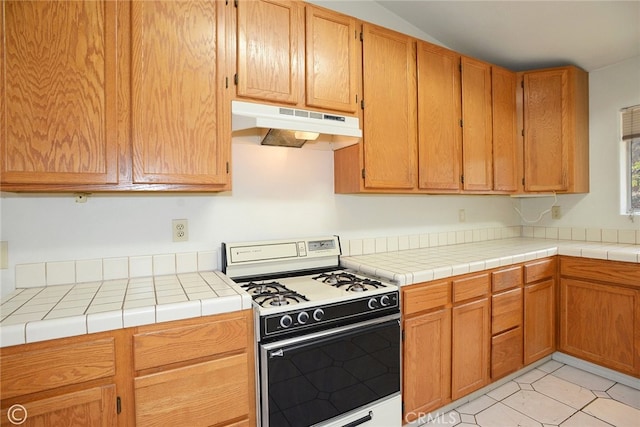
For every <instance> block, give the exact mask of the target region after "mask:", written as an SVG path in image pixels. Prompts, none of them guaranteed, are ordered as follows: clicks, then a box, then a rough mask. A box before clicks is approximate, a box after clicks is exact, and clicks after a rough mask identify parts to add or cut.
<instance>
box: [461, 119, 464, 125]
mask: <svg viewBox="0 0 640 427" xmlns="http://www.w3.org/2000/svg"><path fill="white" fill-rule="evenodd" d="M463 124H464V123H463V122H462V119H460V127H463Z"/></svg>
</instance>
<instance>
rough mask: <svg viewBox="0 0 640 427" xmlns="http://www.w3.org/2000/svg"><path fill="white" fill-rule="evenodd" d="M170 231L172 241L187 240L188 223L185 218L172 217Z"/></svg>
mask: <svg viewBox="0 0 640 427" xmlns="http://www.w3.org/2000/svg"><path fill="white" fill-rule="evenodd" d="M171 232H172V233H173V241H174V242H186V241H187V240H189V223H188V221H187V220H186V219H174V220H173V221H171Z"/></svg>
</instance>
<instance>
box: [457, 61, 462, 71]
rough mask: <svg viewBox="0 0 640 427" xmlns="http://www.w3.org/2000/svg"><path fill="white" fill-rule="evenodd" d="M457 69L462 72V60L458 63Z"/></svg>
mask: <svg viewBox="0 0 640 427" xmlns="http://www.w3.org/2000/svg"><path fill="white" fill-rule="evenodd" d="M458 70H459V71H460V72H462V62H461V63H459V64H458Z"/></svg>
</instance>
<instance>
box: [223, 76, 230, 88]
mask: <svg viewBox="0 0 640 427" xmlns="http://www.w3.org/2000/svg"><path fill="white" fill-rule="evenodd" d="M224 88H225V89H229V77H225V78H224Z"/></svg>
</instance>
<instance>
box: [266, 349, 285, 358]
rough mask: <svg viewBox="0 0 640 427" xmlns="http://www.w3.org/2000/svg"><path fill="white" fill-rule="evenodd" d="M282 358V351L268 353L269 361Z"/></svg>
mask: <svg viewBox="0 0 640 427" xmlns="http://www.w3.org/2000/svg"><path fill="white" fill-rule="evenodd" d="M283 356H284V350H283V349H281V348H280V349H278V350H275V351H270V352H269V359H273V358H274V357H283Z"/></svg>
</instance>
